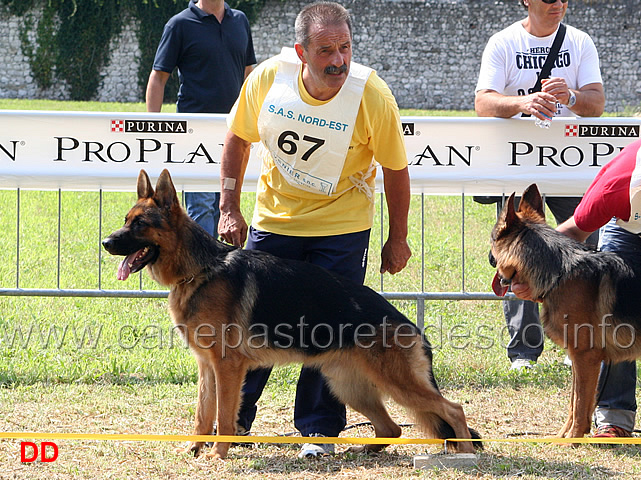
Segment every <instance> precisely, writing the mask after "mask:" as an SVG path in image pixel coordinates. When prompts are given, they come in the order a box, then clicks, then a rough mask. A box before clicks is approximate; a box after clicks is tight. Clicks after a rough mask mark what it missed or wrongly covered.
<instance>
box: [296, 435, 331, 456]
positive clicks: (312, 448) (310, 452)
mask: <svg viewBox="0 0 641 480" xmlns="http://www.w3.org/2000/svg"><path fill="white" fill-rule="evenodd" d="M309 436H310V437H324V436H325V435H321V434H320V433H311V434H310V435H309ZM325 455H334V444H333V443H319V444H316V443H306V444H304V445H303V446H302V447H301V449H300V452H298V458H316V457H323V456H325Z"/></svg>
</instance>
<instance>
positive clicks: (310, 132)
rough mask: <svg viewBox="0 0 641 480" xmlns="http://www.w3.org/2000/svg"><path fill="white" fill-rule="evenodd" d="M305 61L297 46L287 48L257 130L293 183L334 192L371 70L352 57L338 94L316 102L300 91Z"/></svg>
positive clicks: (317, 191) (322, 191)
mask: <svg viewBox="0 0 641 480" xmlns="http://www.w3.org/2000/svg"><path fill="white" fill-rule="evenodd" d="M301 65H302V62H301V61H300V59H299V58H298V55H296V51H295V50H294V49H293V48H283V50H282V51H281V53H280V55H279V66H278V72H277V73H276V77H275V79H274V84H273V85H272V87H271V88H270V90H269V92H268V93H267V96H266V97H265V100H264V102H263V106H262V108H261V111H260V114H259V116H258V132H259V134H260V138H261V143H262V144H263V145H264V146H265V147H266V148H267V150H268V151H269V153H270V154H271V157H272V159H273V160H274V163H275V164H276V166H277V167H278V170H279V171H280V172H281V174H282V175H283V177H285V179H286V180H287V181H288V182H289V183H290V184H291V185H293V186H295V187H298V188H301V189H303V190H307V191H310V192H314V193H320V194H324V195H331V194H332V193H334V192H335V191H336V186H337V184H338V181H339V179H340V176H341V172H342V171H343V166H344V164H345V158H346V156H347V152H348V150H349V145H350V142H351V140H352V134H353V132H354V123H355V122H356V116H357V115H358V110H359V108H360V103H361V99H362V97H363V90H364V89H365V84H366V83H367V79H368V78H369V76H370V74H371V73H372V71H373V70H372V69H371V68H368V67H365V66H363V65H359V64H357V63H353V62H352V64H351V66H350V69H349V75H348V76H347V79H346V80H345V83H344V84H343V86H342V87H341V89H340V91H339V92H338V93H337V94H336V96H334V98H332V99H331V100H330V101H328V102H327V103H325V104H323V105H318V106H312V105H309V104H307V103H305V102H304V101H303V100H302V98H301V95H300V92H299V91H298V77H299V74H300V69H301Z"/></svg>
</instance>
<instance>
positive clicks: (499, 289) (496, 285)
mask: <svg viewBox="0 0 641 480" xmlns="http://www.w3.org/2000/svg"><path fill="white" fill-rule="evenodd" d="M492 290H494V293H495V294H496V295H498V296H499V297H504V296H505V294H506V293H507V287H506V286H503V285H501V277H499V272H496V273H495V274H494V278H493V279H492Z"/></svg>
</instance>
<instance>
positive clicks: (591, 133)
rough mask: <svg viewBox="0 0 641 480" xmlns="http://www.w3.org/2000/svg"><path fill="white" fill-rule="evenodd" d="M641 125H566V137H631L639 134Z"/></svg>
mask: <svg viewBox="0 0 641 480" xmlns="http://www.w3.org/2000/svg"><path fill="white" fill-rule="evenodd" d="M639 127H640V125H572V124H566V125H565V136H566V137H588V138H589V137H593V138H594V137H615V138H620V137H630V138H636V137H638V136H639Z"/></svg>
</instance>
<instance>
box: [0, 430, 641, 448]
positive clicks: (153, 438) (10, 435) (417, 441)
mask: <svg viewBox="0 0 641 480" xmlns="http://www.w3.org/2000/svg"><path fill="white" fill-rule="evenodd" d="M0 439H40V440H102V441H121V442H184V441H187V442H238V443H334V444H356V445H363V444H383V445H445V444H446V443H447V442H472V441H475V442H483V443H550V444H581V443H584V444H590V443H593V444H605V443H608V444H620V445H629V444H641V437H631V438H558V437H542V438H482V439H468V438H466V439H461V438H448V439H442V438H386V437H374V438H361V437H280V436H260V435H256V436H254V435H250V436H235V435H161V434H158V435H139V434H132V433H94V434H92V433H47V432H1V433H0Z"/></svg>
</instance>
